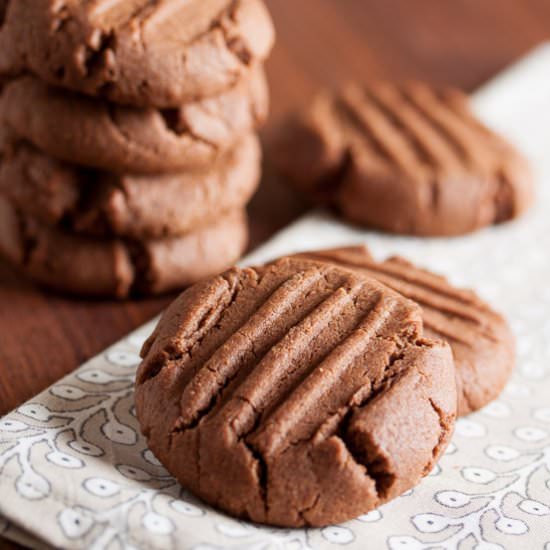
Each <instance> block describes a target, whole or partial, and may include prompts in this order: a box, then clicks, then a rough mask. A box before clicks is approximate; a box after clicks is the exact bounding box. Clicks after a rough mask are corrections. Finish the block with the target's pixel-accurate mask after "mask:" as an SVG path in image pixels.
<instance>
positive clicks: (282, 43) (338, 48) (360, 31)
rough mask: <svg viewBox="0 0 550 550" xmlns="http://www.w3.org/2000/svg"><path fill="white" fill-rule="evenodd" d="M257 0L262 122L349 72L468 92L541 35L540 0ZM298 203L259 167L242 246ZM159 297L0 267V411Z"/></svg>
mask: <svg viewBox="0 0 550 550" xmlns="http://www.w3.org/2000/svg"><path fill="white" fill-rule="evenodd" d="M268 4H269V6H270V8H271V10H272V13H273V16H274V19H275V23H276V27H277V30H278V43H277V46H276V48H275V51H274V52H273V55H272V58H271V60H270V62H269V66H268V69H269V77H270V82H271V90H272V96H273V101H272V121H273V120H276V119H277V118H278V117H279V116H280V115H281V114H283V113H284V112H285V111H286V110H287V109H289V108H291V107H292V106H295V105H297V104H300V103H304V102H306V101H307V100H308V98H309V97H310V96H311V94H312V93H314V91H315V90H316V89H317V88H318V87H319V86H321V85H323V86H325V85H326V86H334V85H337V84H338V83H340V82H342V81H344V80H346V79H352V78H354V79H359V80H367V79H369V78H374V77H387V78H391V79H404V78H411V77H413V78H421V79H425V80H428V81H431V82H435V83H449V84H454V85H457V86H460V87H462V88H464V89H466V90H473V89H475V88H476V87H477V86H478V85H479V84H481V83H482V82H484V81H485V80H486V79H488V78H490V77H491V76H492V75H493V74H495V73H497V72H498V71H500V70H501V69H502V68H504V67H505V66H506V65H507V64H509V63H510V62H511V61H513V60H514V59H516V58H518V57H519V56H521V55H522V54H523V53H525V52H526V51H527V50H529V49H530V48H531V47H533V46H534V45H536V44H537V43H539V42H540V41H542V40H544V39H548V38H550V2H549V1H548V0H483V1H480V0H453V1H451V0H415V1H414V2H413V1H411V0H268ZM269 129H270V127H269V125H268V126H267V128H266V129H265V130H264V134H265V135H268V134H269V131H270V130H269ZM303 209H304V206H303V204H301V203H300V201H299V200H298V199H297V197H296V196H294V195H293V194H292V193H290V192H289V191H287V190H286V189H285V188H284V187H283V186H282V185H281V184H280V182H279V181H278V180H277V178H276V177H274V176H273V175H272V174H270V173H269V172H268V173H267V174H266V175H265V177H264V183H263V185H262V188H261V190H260V192H259V194H258V195H257V197H256V198H255V199H254V201H253V203H252V204H251V207H250V215H251V230H252V246H254V245H256V244H258V243H259V242H261V241H263V240H265V239H266V238H267V237H269V235H271V234H272V233H274V232H275V231H276V230H277V229H279V228H280V227H282V226H284V225H285V224H287V223H288V222H289V221H291V220H292V219H293V218H295V217H296V216H297V215H298V214H299V213H300V212H302V211H303ZM170 299H171V297H170V296H166V297H162V298H155V299H148V300H140V301H129V302H125V303H116V302H109V301H85V300H71V299H64V298H61V297H59V296H51V295H48V294H46V293H44V292H42V291H40V290H36V289H34V288H32V287H31V286H30V285H28V284H27V283H25V282H24V281H23V280H21V278H20V277H19V276H18V275H17V274H15V273H14V272H13V270H11V269H10V268H9V267H8V266H5V265H0V415H1V414H3V413H6V412H7V411H9V410H10V409H12V408H13V407H15V406H17V405H18V404H20V403H22V402H23V401H25V400H26V399H28V398H30V397H31V396H32V395H34V394H36V393H37V392H39V391H40V390H42V389H44V388H45V387H46V386H48V385H49V384H51V383H52V382H54V381H56V380H57V379H59V378H60V377H61V376H63V375H64V374H65V373H67V372H69V371H70V370H72V369H74V368H75V367H77V366H78V365H79V364H80V363H82V362H83V361H84V360H86V359H88V358H89V357H91V356H93V355H95V354H96V353H98V352H99V351H101V350H102V349H103V348H104V347H106V346H107V345H108V344H110V343H112V342H114V341H116V340H117V339H119V338H120V337H121V336H123V335H124V334H126V333H127V332H129V331H130V330H132V329H133V328H135V327H137V326H138V325H140V324H141V323H143V322H144V321H146V320H147V319H149V318H150V317H152V316H153V315H155V314H156V313H158V312H159V311H160V310H161V309H162V308H163V307H165V306H166V304H167V303H168V302H169V301H170ZM0 498H1V496H0ZM4 544H6V545H7V544H8V543H4ZM0 547H3V544H2V541H0ZM10 547H11V545H10Z"/></svg>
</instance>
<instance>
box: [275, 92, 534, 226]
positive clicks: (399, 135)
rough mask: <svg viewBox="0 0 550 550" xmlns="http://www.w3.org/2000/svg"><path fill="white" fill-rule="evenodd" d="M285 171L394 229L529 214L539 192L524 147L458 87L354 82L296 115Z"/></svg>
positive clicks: (357, 218) (285, 141) (286, 138)
mask: <svg viewBox="0 0 550 550" xmlns="http://www.w3.org/2000/svg"><path fill="white" fill-rule="evenodd" d="M274 157H275V161H276V162H277V163H278V165H279V167H280V168H281V171H282V172H283V173H284V174H286V175H287V176H288V177H289V178H290V180H291V181H293V182H294V183H295V185H296V186H298V187H299V188H301V189H302V190H303V191H305V192H306V193H307V194H309V195H310V196H311V197H313V198H315V199H316V200H318V201H321V202H325V203H328V204H332V205H334V206H335V207H336V208H337V209H338V210H339V211H340V212H341V213H342V215H343V216H344V217H346V218H347V219H349V220H351V221H353V222H355V223H358V224H361V225H366V226H370V227H374V228H378V229H382V230H384V231H389V232H395V233H404V234H416V235H456V234H462V233H467V232H469V231H474V230H476V229H479V228H481V227H484V226H487V225H490V224H493V223H500V222H503V221H506V220H510V219H512V218H515V217H517V216H519V215H520V214H521V213H522V212H523V211H524V210H525V209H526V208H527V207H528V206H529V205H530V204H531V201H532V194H533V189H532V178H531V172H530V169H529V167H528V165H527V162H526V161H525V160H524V159H523V157H522V156H521V155H520V154H519V153H518V152H517V151H516V150H514V149H513V148H512V146H511V145H509V144H508V143H506V142H505V141H504V140H503V139H502V138H501V137H499V136H497V135H496V134H494V133H493V132H491V131H490V130H489V129H487V128H486V127H484V126H483V125H482V124H481V123H480V122H479V121H478V120H476V119H475V117H474V115H473V114H472V113H471V111H470V109H469V105H468V100H467V98H466V97H465V96H464V95H463V94H462V93H460V92H459V91H457V90H454V89H443V90H436V89H432V88H430V87H429V86H427V85H424V84H421V83H410V84H404V85H393V84H389V83H379V84H376V85H373V86H370V87H366V88H360V87H358V86H354V85H350V86H349V87H347V88H345V89H344V90H343V91H342V92H341V93H339V94H338V95H331V94H322V95H320V96H318V97H317V98H316V100H315V101H314V102H313V104H312V106H311V107H310V108H309V109H308V110H307V111H306V112H304V113H301V114H299V115H297V116H295V117H293V118H292V119H290V120H289V121H288V123H287V124H286V125H284V127H283V128H282V129H281V135H280V138H279V139H278V140H277V143H276V144H275V146H274Z"/></svg>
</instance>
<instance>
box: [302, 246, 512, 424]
mask: <svg viewBox="0 0 550 550" xmlns="http://www.w3.org/2000/svg"><path fill="white" fill-rule="evenodd" d="M298 257H299V258H302V259H311V260H314V261H323V262H328V263H331V264H335V265H337V266H340V267H344V268H348V269H351V270H353V271H354V272H356V273H359V274H362V275H366V276H368V277H372V278H375V279H376V280H378V281H380V282H381V283H383V284H385V285H386V286H389V287H390V288H393V289H394V290H396V291H397V292H399V293H400V294H402V295H403V296H405V297H407V298H409V299H411V300H414V301H415V302H416V303H418V304H419V305H420V307H421V308H422V317H423V320H424V334H425V335H426V336H427V337H429V338H436V339H441V340H446V341H447V342H448V343H449V344H450V346H451V349H452V351H453V356H454V361H455V367H456V383H457V391H458V414H459V415H465V414H468V413H470V412H473V411H476V410H478V409H480V408H481V407H484V406H485V405H487V404H488V403H489V402H490V401H492V400H493V399H496V398H497V397H498V395H499V394H500V392H501V391H502V389H503V388H504V386H505V385H506V382H507V381H508V379H509V378H510V375H511V373H512V369H513V368H514V365H515V349H514V348H515V345H514V337H513V334H512V332H511V330H510V327H509V326H508V323H507V322H506V320H505V319H504V318H503V317H502V316H501V315H499V314H498V313H497V312H495V311H494V310H493V309H492V308H491V307H490V306H489V305H488V304H486V303H485V302H484V301H483V300H481V299H480V298H479V297H478V296H477V295H476V294H475V293H474V292H472V291H470V290H464V289H458V288H456V287H453V286H452V285H451V284H449V282H448V281H447V280H446V279H445V278H444V277H441V276H439V275H435V274H434V273H431V272H429V271H426V270H424V269H420V268H418V267H415V266H414V265H413V264H411V263H409V262H408V261H406V260H404V259H403V258H399V257H394V258H390V259H388V260H386V261H384V262H375V261H374V260H373V258H372V257H371V255H370V253H369V251H368V250H367V249H366V248H365V247H360V246H358V247H350V248H337V249H330V250H318V251H315V252H307V253H302V254H299V255H298Z"/></svg>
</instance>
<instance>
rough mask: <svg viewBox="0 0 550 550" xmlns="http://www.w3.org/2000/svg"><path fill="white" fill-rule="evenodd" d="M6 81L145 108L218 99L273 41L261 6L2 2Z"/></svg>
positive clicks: (245, 2) (0, 66) (138, 0)
mask: <svg viewBox="0 0 550 550" xmlns="http://www.w3.org/2000/svg"><path fill="white" fill-rule="evenodd" d="M3 4H4V13H3V14H2V15H3V18H2V20H1V21H0V74H1V75H8V76H14V75H19V74H22V73H33V74H35V75H37V76H38V77H39V78H40V79H42V80H44V81H46V82H49V83H50V84H53V85H55V86H60V87H65V88H69V89H72V90H75V91H79V92H83V93H85V94H88V95H91V96H95V97H103V98H107V99H109V100H111V101H114V102H116V103H121V104H128V105H135V106H139V107H149V106H157V107H162V108H165V107H179V105H181V104H182V103H184V102H186V101H192V100H193V101H194V100H195V99H197V98H204V97H209V96H212V95H216V94H219V93H221V92H223V91H224V90H226V89H227V88H229V87H231V86H232V85H233V84H235V82H236V81H237V80H239V79H240V78H242V77H243V76H246V75H247V74H248V73H249V72H250V70H251V68H252V67H254V66H255V65H256V64H258V63H259V62H261V61H262V60H264V59H265V58H266V57H267V56H268V54H269V52H270V50H271V48H272V45H273V42H274V30H273V24H272V22H271V18H270V16H269V13H268V12H267V9H266V7H265V6H264V4H263V2H262V1H261V0H188V1H184V2H182V1H181V0H162V1H160V2H156V1H151V0H115V1H113V0H96V1H94V2H81V1H79V0H65V1H63V2H59V1H58V0H3Z"/></svg>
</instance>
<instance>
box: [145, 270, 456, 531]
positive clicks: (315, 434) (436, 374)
mask: <svg viewBox="0 0 550 550" xmlns="http://www.w3.org/2000/svg"><path fill="white" fill-rule="evenodd" d="M142 355H143V363H142V364H141V366H140V368H139V371H138V375H137V384H136V404H137V414H138V418H139V421H140V425H141V428H142V431H143V433H144V434H145V435H146V437H147V440H148V444H149V446H150V448H151V449H152V450H153V452H154V453H155V455H156V456H157V457H158V458H159V459H160V460H161V462H163V464H164V465H165V466H166V467H167V468H168V470H169V471H170V472H171V473H172V474H173V475H174V476H175V477H176V478H177V479H178V480H179V481H180V482H181V483H182V485H183V486H184V487H186V488H187V489H189V490H191V491H193V492H194V493H196V494H197V495H198V496H200V497H201V498H203V499H204V500H206V501H207V502H209V503H211V504H213V505H215V506H218V507H220V508H222V509H224V510H225V511H227V512H229V513H231V514H233V515H235V516H238V517H243V518H247V519H251V520H253V521H258V522H262V523H270V524H275V525H282V526H303V525H325V524H328V523H333V522H339V521H344V520H346V519H350V518H352V517H354V516H356V515H359V514H361V513H366V512H368V511H369V510H371V509H373V508H375V507H376V506H378V505H380V504H381V503H383V502H385V501H387V500H390V499H392V498H394V497H396V496H398V495H399V494H401V493H402V492H403V491H405V490H406V489H408V488H410V487H412V486H413V485H415V484H416V483H418V481H419V480H420V479H421V477H422V476H424V475H426V474H427V473H428V472H429V471H430V470H431V468H432V466H433V464H434V462H435V461H436V460H437V458H438V457H439V456H440V454H441V453H442V452H443V450H444V449H445V447H446V445H447V442H448V440H449V437H450V434H451V431H452V427H453V424H454V418H455V413H456V391H455V383H454V367H453V363H452V359H451V354H450V350H449V348H448V346H447V345H446V344H443V343H441V342H435V341H431V340H426V339H424V338H423V337H422V322H421V317H420V310H419V308H418V307H417V306H416V305H414V304H413V303H412V302H410V301H408V300H406V299H404V298H403V297H401V296H399V295H398V294H397V293H394V292H393V291H391V290H390V289H388V288H386V287H383V286H382V285H379V284H378V283H376V282H375V281H373V280H367V279H365V278H364V277H360V276H356V275H354V274H353V273H351V272H349V271H347V270H343V269H340V268H336V267H333V266H328V265H323V264H318V263H312V262H303V261H297V260H290V259H283V260H281V261H279V262H276V263H274V264H272V265H269V266H266V267H259V268H254V269H251V268H248V269H238V268H234V269H231V270H229V271H227V272H225V273H224V274H222V275H221V276H219V277H215V278H213V279H210V280H208V281H205V282H202V283H199V284H198V285H195V286H193V287H191V288H190V289H188V290H187V291H186V292H184V293H183V294H182V295H181V296H180V297H179V298H178V299H177V300H176V301H175V302H174V303H173V304H172V305H171V306H170V307H169V308H168V310H167V311H166V312H165V314H164V315H163V317H162V319H161V321H160V322H159V324H158V326H157V328H156V329H155V331H154V333H153V335H152V336H151V337H150V338H149V340H148V341H147V342H146V344H145V345H144V347H143V350H142Z"/></svg>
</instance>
